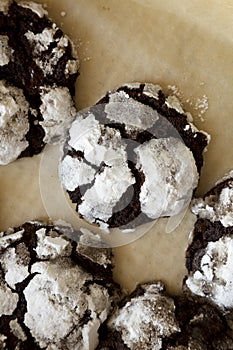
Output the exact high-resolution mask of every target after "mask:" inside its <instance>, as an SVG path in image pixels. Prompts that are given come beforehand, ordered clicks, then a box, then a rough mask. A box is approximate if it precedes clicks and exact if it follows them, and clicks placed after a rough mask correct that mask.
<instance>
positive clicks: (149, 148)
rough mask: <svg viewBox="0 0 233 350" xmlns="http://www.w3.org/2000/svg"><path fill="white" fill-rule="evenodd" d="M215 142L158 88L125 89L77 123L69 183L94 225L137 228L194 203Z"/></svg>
mask: <svg viewBox="0 0 233 350" xmlns="http://www.w3.org/2000/svg"><path fill="white" fill-rule="evenodd" d="M208 141H209V137H208V135H207V134H206V133H204V132H202V131H198V130H197V129H196V128H195V127H194V126H193V124H192V123H191V122H190V116H189V115H187V114H186V113H185V112H184V111H183V109H182V107H181V105H180V103H179V101H178V100H177V99H176V98H175V97H174V96H168V97H166V96H165V95H164V94H163V92H162V90H161V88H160V87H159V86H158V85H153V84H139V83H135V84H128V85H124V86H122V87H120V88H119V89H117V90H114V91H111V92H109V93H107V95H106V96H105V97H104V98H102V99H101V100H100V101H99V102H98V103H97V104H96V105H94V106H92V107H91V108H90V109H89V110H88V111H83V112H80V113H79V114H78V117H77V119H76V120H75V121H74V122H73V123H72V126H71V128H70V130H69V137H68V139H67V143H66V145H65V147H64V157H63V159H62V161H61V165H60V177H61V182H62V184H63V187H64V188H65V189H66V190H67V192H68V193H69V196H70V199H71V200H72V202H74V203H75V204H76V211H77V212H78V213H79V215H80V216H81V217H82V218H84V219H85V220H87V221H88V222H90V223H95V224H98V225H99V226H100V227H103V228H109V227H110V228H111V227H124V228H132V227H135V226H137V225H139V224H141V223H145V222H148V221H151V220H153V219H156V218H158V217H160V216H173V215H176V214H178V213H179V212H180V211H182V210H183V208H184V207H185V206H186V205H188V203H189V201H190V199H191V197H192V194H193V191H194V190H195V188H196V186H197V183H198V178H199V172H200V169H201V167H202V163H203V157H202V153H203V151H204V149H205V148H206V146H207V144H208ZM187 174H189V176H187Z"/></svg>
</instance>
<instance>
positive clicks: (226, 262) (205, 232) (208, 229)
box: [184, 171, 233, 311]
mask: <svg viewBox="0 0 233 350" xmlns="http://www.w3.org/2000/svg"><path fill="white" fill-rule="evenodd" d="M192 211H193V212H194V213H195V214H196V215H197V221H196V224H195V227H194V231H193V238H192V242H191V243H190V245H189V247H188V249H187V252H186V267H187V270H188V276H187V277H186V278H185V281H184V287H185V289H187V291H190V292H191V293H193V294H196V295H198V296H200V297H204V298H207V299H208V300H210V301H211V302H212V303H214V304H216V305H217V306H218V307H220V308H221V309H224V310H225V311H227V310H231V309H233V171H231V172H230V173H229V174H228V175H226V176H225V177H224V178H223V179H221V180H220V181H219V182H218V183H217V184H216V185H215V186H214V187H213V188H212V189H211V190H210V191H209V192H208V193H206V194H205V196H204V198H200V199H195V200H194V201H193V205H192Z"/></svg>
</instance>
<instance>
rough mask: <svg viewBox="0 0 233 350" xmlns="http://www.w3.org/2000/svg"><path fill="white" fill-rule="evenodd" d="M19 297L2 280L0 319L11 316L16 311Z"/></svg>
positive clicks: (0, 288) (0, 282)
mask: <svg viewBox="0 0 233 350" xmlns="http://www.w3.org/2000/svg"><path fill="white" fill-rule="evenodd" d="M18 300H19V297H18V294H16V293H13V292H12V290H11V289H10V288H9V287H8V286H7V285H6V284H5V283H4V282H3V280H2V279H0V317H1V316H2V315H11V314H12V313H13V312H14V310H15V309H16V306H17V303H18Z"/></svg>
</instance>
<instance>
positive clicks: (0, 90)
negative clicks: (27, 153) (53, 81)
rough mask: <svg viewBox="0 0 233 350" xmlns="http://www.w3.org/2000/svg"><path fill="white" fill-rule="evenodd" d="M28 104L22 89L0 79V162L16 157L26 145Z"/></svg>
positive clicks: (9, 160) (6, 161)
mask: <svg viewBox="0 0 233 350" xmlns="http://www.w3.org/2000/svg"><path fill="white" fill-rule="evenodd" d="M28 112H29V104H28V102H27V101H26V99H25V97H24V94H23V91H22V90H21V89H18V88H16V87H13V86H9V85H7V84H6V82H5V81H3V80H2V81H0V164H1V165H4V164H7V163H9V162H12V161H13V160H15V159H17V158H18V156H19V155H20V153H21V152H22V151H23V150H24V149H25V148H26V147H27V146H28V142H27V140H26V138H25V137H26V134H27V132H28V130H29V122H28Z"/></svg>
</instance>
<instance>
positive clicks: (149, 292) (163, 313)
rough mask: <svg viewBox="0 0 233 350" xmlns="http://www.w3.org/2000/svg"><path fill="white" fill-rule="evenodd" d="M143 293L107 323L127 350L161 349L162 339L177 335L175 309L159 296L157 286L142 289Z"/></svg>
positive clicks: (168, 300) (151, 285)
mask: <svg viewBox="0 0 233 350" xmlns="http://www.w3.org/2000/svg"><path fill="white" fill-rule="evenodd" d="M142 288H143V290H144V293H143V294H141V295H140V296H136V297H134V298H131V299H130V300H129V301H128V302H127V303H126V304H125V305H124V306H123V307H122V308H120V309H118V310H117V311H116V312H115V313H114V314H113V315H112V317H111V318H110V319H109V321H108V327H109V328H110V329H113V330H116V331H118V332H120V334H121V337H122V340H123V342H124V343H125V345H127V347H128V348H129V349H131V350H136V349H147V350H159V349H161V348H162V338H163V337H168V336H170V335H171V334H173V333H176V332H178V331H179V330H180V329H179V325H178V323H177V321H176V318H175V306H174V302H173V300H172V299H171V298H169V297H166V296H164V295H163V294H162V286H161V284H160V283H152V284H148V285H142Z"/></svg>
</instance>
